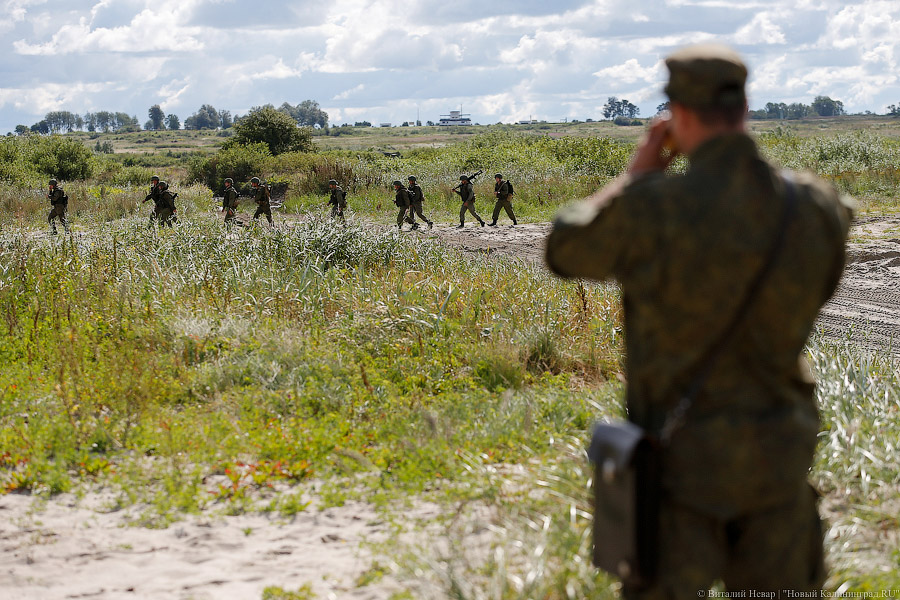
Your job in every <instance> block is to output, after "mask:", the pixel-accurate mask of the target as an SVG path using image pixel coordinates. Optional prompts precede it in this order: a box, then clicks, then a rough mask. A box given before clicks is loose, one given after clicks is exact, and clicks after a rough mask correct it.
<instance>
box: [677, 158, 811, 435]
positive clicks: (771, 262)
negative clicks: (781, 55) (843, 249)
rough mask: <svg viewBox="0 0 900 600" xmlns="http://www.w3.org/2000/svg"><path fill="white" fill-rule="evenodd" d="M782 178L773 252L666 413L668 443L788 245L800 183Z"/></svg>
mask: <svg viewBox="0 0 900 600" xmlns="http://www.w3.org/2000/svg"><path fill="white" fill-rule="evenodd" d="M781 179H782V181H783V182H784V189H785V204H784V210H783V211H782V213H781V220H780V221H779V223H778V230H777V231H776V232H775V240H774V241H773V242H772V247H771V248H770V249H769V254H768V255H767V256H766V260H765V261H764V262H763V264H762V266H761V267H760V268H759V271H757V273H756V276H755V277H754V278H753V280H752V281H751V282H750V287H749V288H747V293H746V294H744V299H743V300H741V303H740V304H739V305H738V308H737V310H735V312H734V316H732V317H731V320H730V321H729V322H728V325H727V326H726V327H725V329H723V330H722V333H721V334H719V337H718V338H716V340H715V341H714V342H713V343H712V344H711V345H710V346H709V348H707V349H706V352H704V353H703V357H702V359H701V360H700V363H699V364H700V367H699V369H698V371H697V374H696V375H695V376H694V378H693V379H692V380H691V382H690V384H689V385H688V386H687V389H686V391H685V393H684V395H682V396H681V400H679V402H678V404H677V405H676V406H675V408H673V409H672V410H671V411H669V414H668V415H666V420H665V423H664V424H663V428H662V431H661V433H660V439H661V441H662V442H663V444H666V443H668V441H669V440H670V439H671V438H672V434H674V433H675V431H677V430H678V429H679V428H680V427H681V426H683V425H684V418H685V415H686V414H687V411H688V410H689V409H690V408H691V406H692V405H693V404H694V400H695V399H696V397H697V394H699V393H700V390H701V389H702V388H703V385H704V384H705V383H706V379H707V377H709V374H710V373H711V372H712V370H713V367H714V366H715V365H716V362H718V358H719V356H721V354H722V351H723V350H724V349H725V346H726V345H727V344H728V342H729V341H731V337H732V336H733V335H734V333H735V332H736V331H737V329H738V326H739V325H740V324H741V321H743V320H744V317H745V316H747V313H748V312H749V311H750V306H751V305H752V304H753V302H754V301H755V300H756V298H757V296H759V292H760V290H761V289H762V286H763V283H765V281H766V279H767V278H768V276H769V275H770V274H771V272H772V267H774V266H775V260H776V259H777V258H778V255H779V254H780V253H781V248H782V247H783V246H784V239H785V237H786V234H787V228H788V224H789V223H790V221H791V219H792V218H793V216H794V212H795V211H796V208H797V184H796V183H795V182H794V180H793V176H792V174H791V173H789V172H787V171H784V172H782V173H781Z"/></svg>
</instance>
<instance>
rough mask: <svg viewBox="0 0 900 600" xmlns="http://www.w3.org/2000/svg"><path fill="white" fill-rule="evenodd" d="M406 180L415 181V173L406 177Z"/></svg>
mask: <svg viewBox="0 0 900 600" xmlns="http://www.w3.org/2000/svg"><path fill="white" fill-rule="evenodd" d="M406 180H407V181H415V180H416V176H415V175H410V176H409V177H407V178H406Z"/></svg>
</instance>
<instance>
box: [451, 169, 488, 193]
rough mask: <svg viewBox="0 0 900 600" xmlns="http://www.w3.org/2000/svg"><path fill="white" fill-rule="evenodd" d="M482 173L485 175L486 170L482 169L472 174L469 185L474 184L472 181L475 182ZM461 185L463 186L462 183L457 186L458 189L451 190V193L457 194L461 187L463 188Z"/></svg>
mask: <svg viewBox="0 0 900 600" xmlns="http://www.w3.org/2000/svg"><path fill="white" fill-rule="evenodd" d="M482 173H484V169H481V170H480V171H476V172H474V173H472V174H471V175H469V183H472V181H474V180H475V178H476V177H478V176H479V175H481V174H482ZM461 185H462V183H459V184H457V185H456V187H455V188H453V189H451V190H450V191H451V192H455V191H456V190H458V189H459V186H461Z"/></svg>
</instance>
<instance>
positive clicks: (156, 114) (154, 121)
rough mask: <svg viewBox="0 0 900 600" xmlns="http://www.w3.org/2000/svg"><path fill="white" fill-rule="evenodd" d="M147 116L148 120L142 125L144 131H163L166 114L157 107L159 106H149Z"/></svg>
mask: <svg viewBox="0 0 900 600" xmlns="http://www.w3.org/2000/svg"><path fill="white" fill-rule="evenodd" d="M147 114H149V116H150V120H149V121H147V124H146V125H144V129H149V130H151V131H159V130H160V129H165V120H166V113H164V112H163V109H161V108H160V107H159V104H154V105H153V106H151V107H150V110H148V111H147Z"/></svg>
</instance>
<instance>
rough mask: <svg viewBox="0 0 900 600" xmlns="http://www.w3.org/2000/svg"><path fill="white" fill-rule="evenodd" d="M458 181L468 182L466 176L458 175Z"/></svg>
mask: <svg viewBox="0 0 900 600" xmlns="http://www.w3.org/2000/svg"><path fill="white" fill-rule="evenodd" d="M459 180H460V181H468V180H469V176H468V175H460V176H459Z"/></svg>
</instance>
